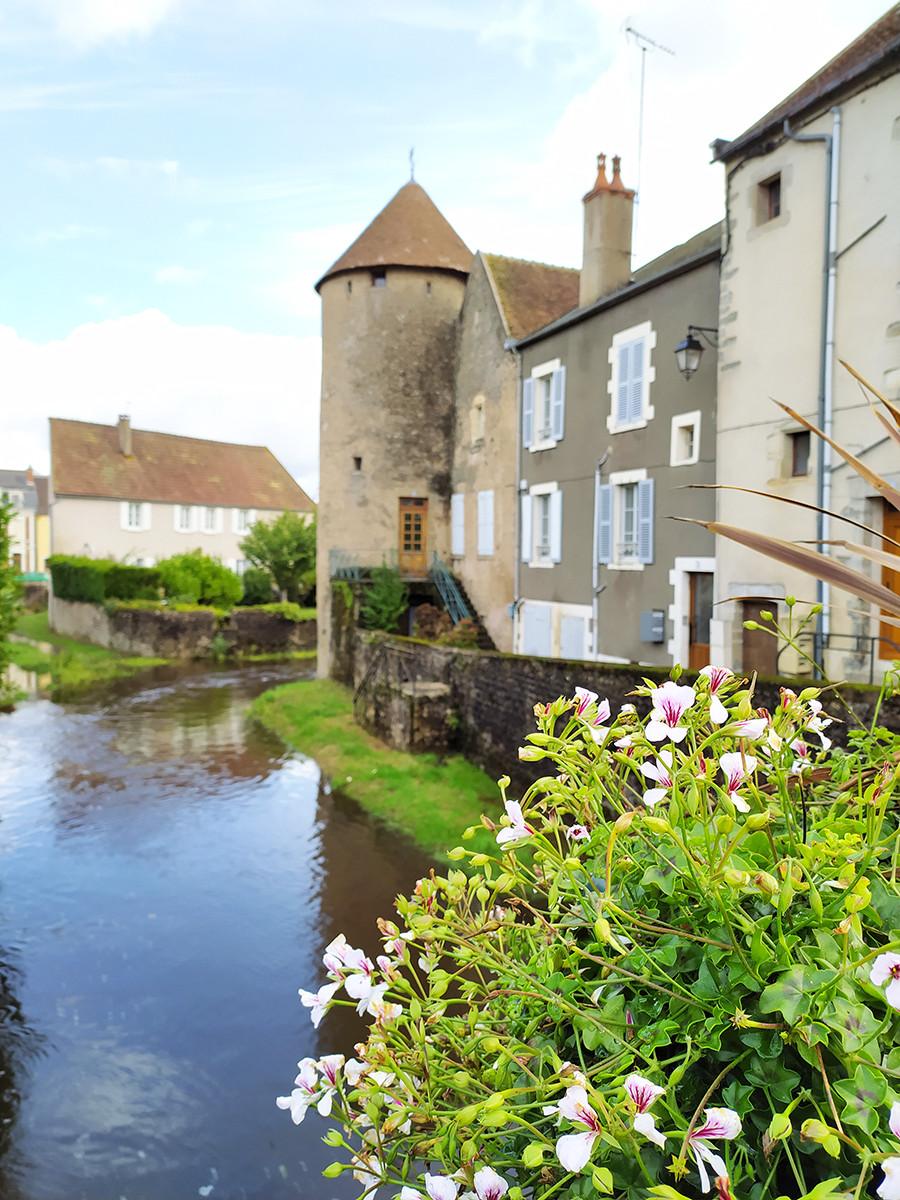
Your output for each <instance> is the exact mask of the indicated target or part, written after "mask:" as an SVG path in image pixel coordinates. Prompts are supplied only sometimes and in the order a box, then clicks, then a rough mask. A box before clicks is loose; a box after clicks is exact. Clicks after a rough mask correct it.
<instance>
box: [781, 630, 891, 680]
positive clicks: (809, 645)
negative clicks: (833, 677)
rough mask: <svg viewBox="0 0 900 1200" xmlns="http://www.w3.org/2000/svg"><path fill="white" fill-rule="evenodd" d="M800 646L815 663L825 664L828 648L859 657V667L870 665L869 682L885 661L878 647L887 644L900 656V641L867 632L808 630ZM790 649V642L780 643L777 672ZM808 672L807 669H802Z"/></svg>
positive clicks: (801, 637)
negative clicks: (783, 656)
mask: <svg viewBox="0 0 900 1200" xmlns="http://www.w3.org/2000/svg"><path fill="white" fill-rule="evenodd" d="M797 645H798V646H799V647H800V648H801V649H802V650H803V651H804V653H806V654H808V655H809V657H810V658H811V659H812V660H813V662H816V663H819V664H820V665H821V664H822V661H823V658H824V654H825V651H827V650H836V651H837V650H843V652H844V653H845V654H849V655H853V656H855V657H856V658H857V659H858V660H859V664H860V666H863V664H864V663H867V664H868V674H869V683H874V682H875V672H876V668H877V666H878V663H879V662H881V661H882V657H881V654H880V653H879V647H880V646H881V645H884V646H886V647H888V649H889V650H890V651H891V657H892V658H896V659H900V643H897V642H894V641H893V640H892V639H891V638H885V637H881V636H876V637H872V636H870V635H869V634H867V633H865V634H864V633H831V632H829V633H827V634H825V635H824V636H822V635H820V634H817V633H813V632H812V631H809V632H807V633H803V634H801V635H800V637H799V638H798V639H797ZM789 649H791V647H790V646H789V645H788V644H787V643H781V644H780V645H779V648H778V654H777V657H776V659H775V665H776V670H777V673H781V671H782V666H781V656H782V655H783V654H784V652H785V651H786V650H789ZM804 666H805V667H806V668H807V670H809V672H810V673H812V668H811V667H809V664H804ZM803 674H806V670H804V671H803Z"/></svg>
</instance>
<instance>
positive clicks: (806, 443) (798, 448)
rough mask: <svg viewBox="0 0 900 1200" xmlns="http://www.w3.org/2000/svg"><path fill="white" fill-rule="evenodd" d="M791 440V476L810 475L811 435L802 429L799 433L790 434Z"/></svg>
mask: <svg viewBox="0 0 900 1200" xmlns="http://www.w3.org/2000/svg"><path fill="white" fill-rule="evenodd" d="M788 437H789V438H790V440H791V474H792V475H808V474H809V447H810V433H809V430H808V429H802V430H800V431H799V432H798V433H791V434H788Z"/></svg>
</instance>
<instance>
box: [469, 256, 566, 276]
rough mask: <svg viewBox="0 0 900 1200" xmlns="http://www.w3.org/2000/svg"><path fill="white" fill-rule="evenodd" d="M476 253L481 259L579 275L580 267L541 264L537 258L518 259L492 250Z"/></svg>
mask: <svg viewBox="0 0 900 1200" xmlns="http://www.w3.org/2000/svg"><path fill="white" fill-rule="evenodd" d="M478 253H479V254H480V255H481V256H482V257H483V258H502V259H503V261H504V262H517V263H524V264H525V265H526V266H529V267H547V268H548V269H549V270H551V271H572V272H573V273H574V274H575V275H578V274H580V272H581V268H580V267H564V266H561V265H560V264H559V263H548V262H543V261H541V259H538V258H519V257H518V256H517V255H515V254H495V253H494V251H493V250H479V251H478Z"/></svg>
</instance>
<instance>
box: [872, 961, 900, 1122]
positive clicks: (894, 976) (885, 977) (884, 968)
mask: <svg viewBox="0 0 900 1200" xmlns="http://www.w3.org/2000/svg"><path fill="white" fill-rule="evenodd" d="M869 982H870V983H874V984H875V986H876V987H884V985H885V984H887V988H885V993H884V998H885V1000H887V1002H888V1004H889V1005H890V1006H891V1008H896V1009H900V954H892V953H890V951H888V952H887V953H885V954H879V955H878V957H877V958H876V959H875V961H874V962H873V963H872V969H871V971H870V972H869ZM898 1136H900V1135H898Z"/></svg>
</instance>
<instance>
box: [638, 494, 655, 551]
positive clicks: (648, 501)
mask: <svg viewBox="0 0 900 1200" xmlns="http://www.w3.org/2000/svg"><path fill="white" fill-rule="evenodd" d="M637 509H638V562H642V563H652V562H653V480H652V479H641V480H640V481H639V482H638V485H637Z"/></svg>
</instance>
